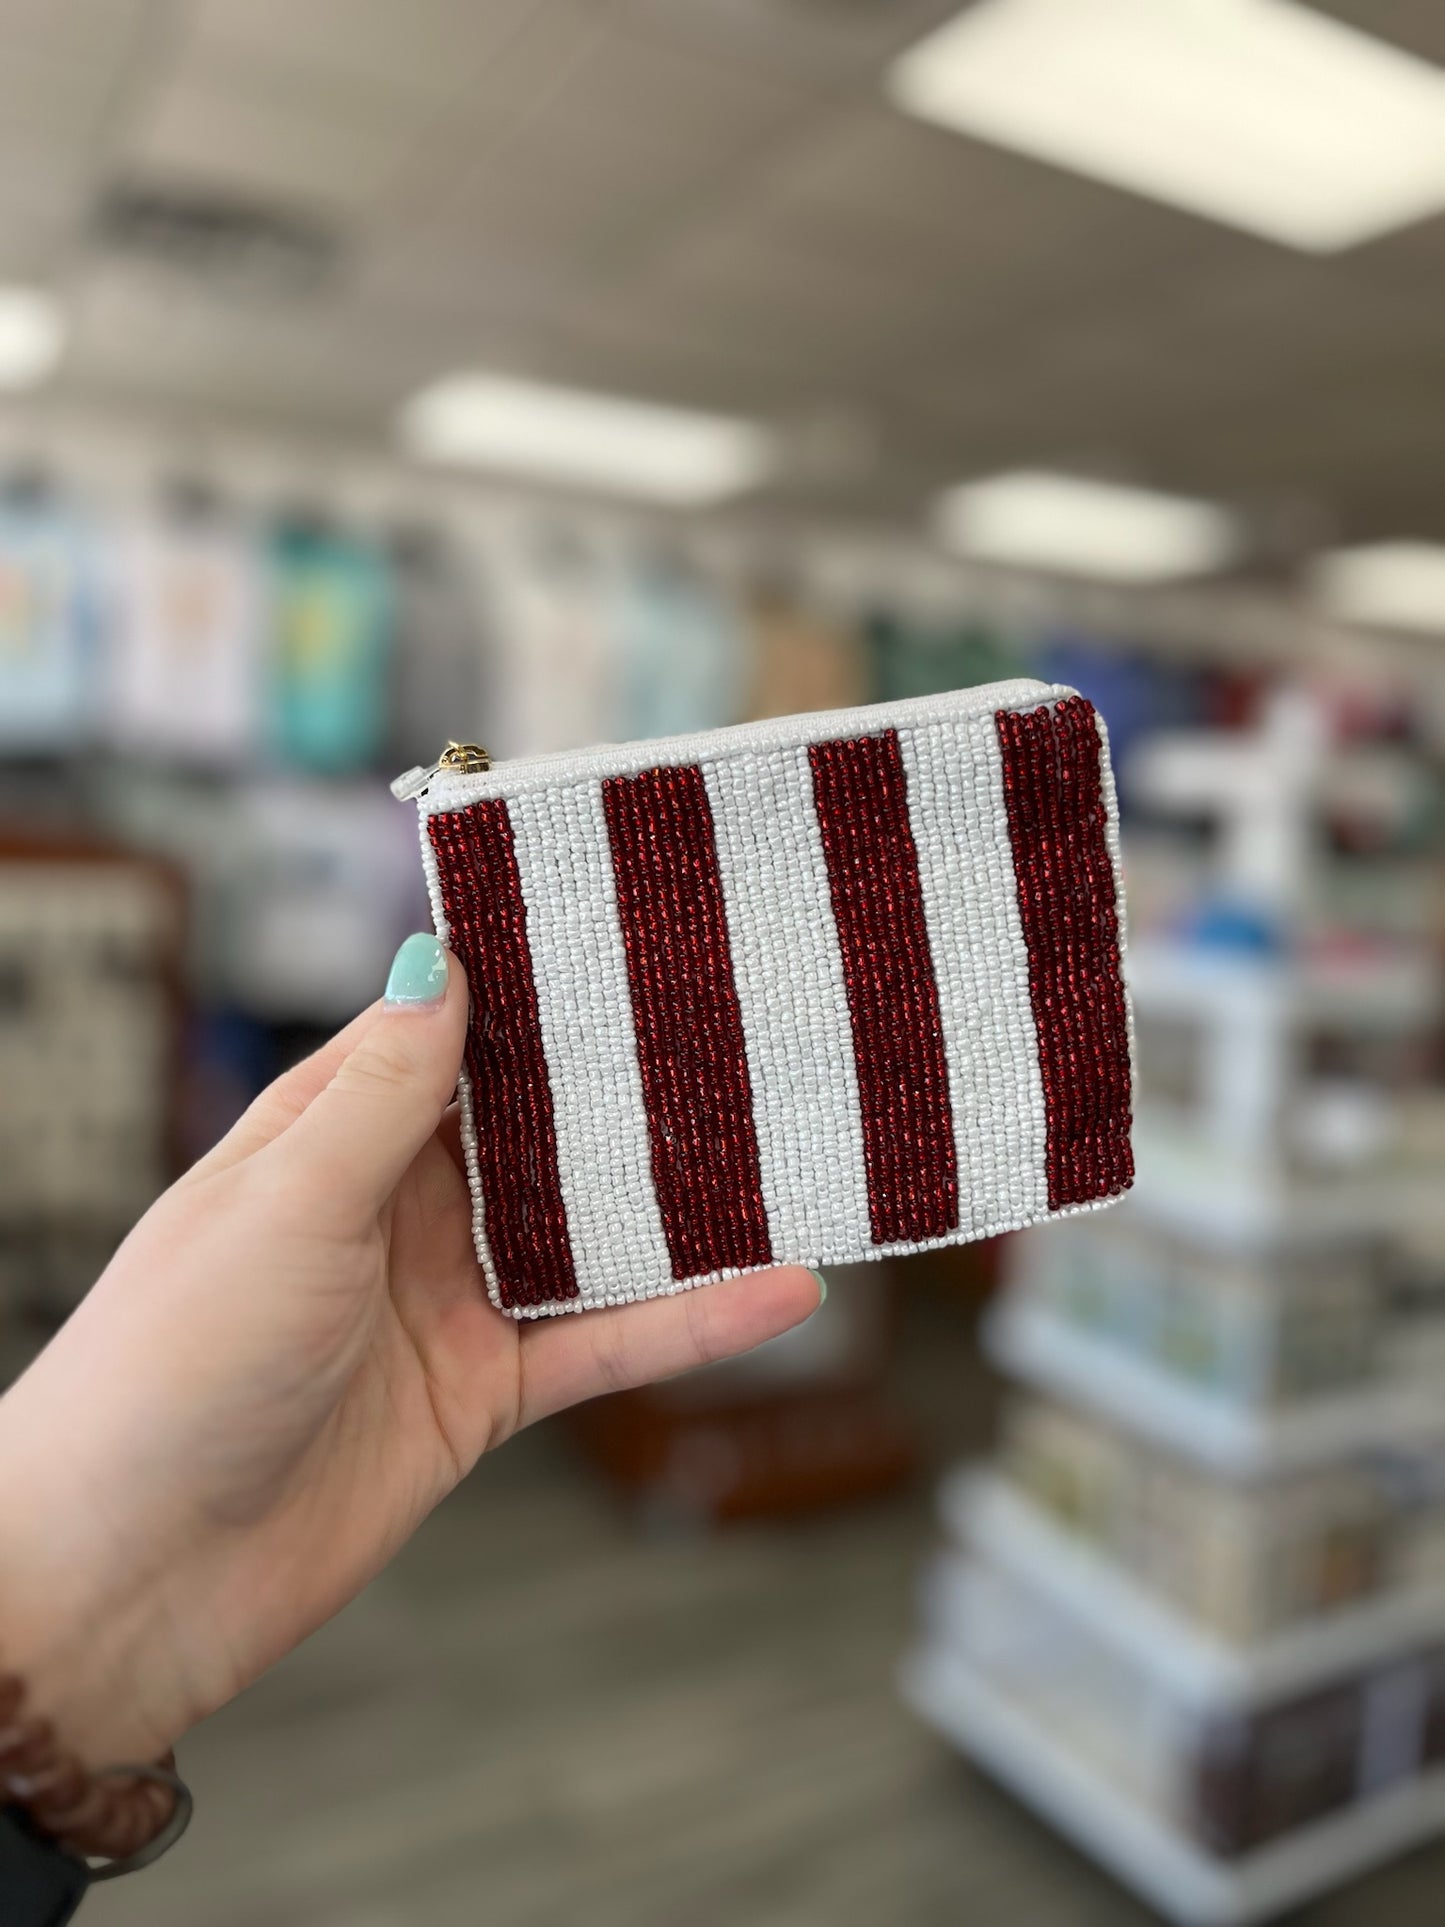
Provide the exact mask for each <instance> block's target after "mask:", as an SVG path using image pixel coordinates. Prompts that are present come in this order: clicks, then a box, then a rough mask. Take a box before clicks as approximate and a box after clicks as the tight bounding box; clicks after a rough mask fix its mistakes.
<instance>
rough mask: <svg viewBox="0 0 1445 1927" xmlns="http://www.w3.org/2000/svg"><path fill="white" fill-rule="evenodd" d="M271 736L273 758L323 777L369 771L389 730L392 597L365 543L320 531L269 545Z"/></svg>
mask: <svg viewBox="0 0 1445 1927" xmlns="http://www.w3.org/2000/svg"><path fill="white" fill-rule="evenodd" d="M270 559H271V576H272V589H271V595H272V612H271V613H272V647H271V652H270V653H271V665H270V667H271V673H270V688H269V691H268V701H267V705H266V708H267V722H268V730H267V734H268V738H269V745H270V748H271V751H272V753H273V754H274V755H275V756H276V757H277V758H278V760H280V761H282V762H285V763H289V764H292V765H293V766H295V767H296V768H299V769H306V770H313V771H316V772H317V773H319V774H324V775H337V774H341V773H344V772H347V771H353V770H359V769H365V768H367V767H368V766H369V765H371V764H372V763H374V762H375V761H376V760H377V759H378V756H379V753H380V751H381V748H382V744H383V742H384V739H385V733H386V720H387V718H386V710H387V671H388V666H389V663H390V658H391V646H392V626H393V625H392V601H393V598H392V594H391V581H390V574H389V571H388V567H387V563H386V560H385V558H384V556H383V555H382V553H381V552H380V551H379V550H378V549H376V548H373V547H372V546H371V545H370V544H369V543H366V542H361V541H356V540H354V539H352V538H349V537H346V536H340V535H335V534H332V533H330V532H329V531H323V530H311V529H306V528H301V527H296V528H284V529H280V530H278V531H277V532H276V533H275V534H274V535H273V536H272V537H271V542H270Z"/></svg>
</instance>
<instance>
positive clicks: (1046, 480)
mask: <svg viewBox="0 0 1445 1927" xmlns="http://www.w3.org/2000/svg"><path fill="white" fill-rule="evenodd" d="M937 526H938V534H939V539H940V540H941V541H942V542H943V544H944V545H945V547H947V548H949V549H952V550H954V551H955V552H956V553H957V554H959V555H963V556H967V557H969V558H971V559H972V560H974V561H979V562H998V563H1003V564H1006V565H1009V566H1012V567H1016V568H1026V569H1048V570H1053V571H1056V572H1057V573H1059V574H1063V575H1081V576H1093V577H1098V578H1101V579H1103V580H1107V581H1113V582H1168V581H1172V580H1174V579H1176V578H1178V577H1182V576H1191V575H1204V574H1207V573H1209V572H1211V571H1213V570H1216V569H1222V568H1226V567H1228V565H1229V564H1230V562H1232V561H1233V560H1234V558H1235V556H1236V555H1237V553H1238V551H1239V534H1238V530H1237V527H1236V525H1235V522H1234V519H1233V518H1232V517H1231V516H1230V515H1228V514H1227V513H1226V512H1225V511H1224V510H1223V509H1221V508H1216V507H1215V506H1214V505H1213V504H1212V503H1210V502H1194V501H1189V500H1187V499H1186V498H1184V497H1182V496H1178V495H1161V494H1158V493H1156V492H1155V491H1154V490H1152V489H1139V488H1122V487H1120V486H1118V485H1117V484H1116V483H1113V482H1091V481H1084V480H1081V479H1080V478H1078V477H1076V476H1072V475H1053V474H1050V473H1048V472H1047V471H1044V470H1035V469H1019V470H1016V471H1014V472H1013V473H1011V474H1008V475H996V476H993V477H992V478H990V479H989V480H987V481H981V482H966V483H964V484H962V485H961V486H960V487H958V488H953V489H950V490H949V491H948V492H947V494H945V495H943V496H942V497H940V499H939V502H938V504H937Z"/></svg>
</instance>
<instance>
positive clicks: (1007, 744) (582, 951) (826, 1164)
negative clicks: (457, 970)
mask: <svg viewBox="0 0 1445 1927" xmlns="http://www.w3.org/2000/svg"><path fill="white" fill-rule="evenodd" d="M394 788H395V790H396V793H397V795H398V796H401V797H414V798H415V799H416V802H417V805H418V808H419V811H420V815H421V832H422V835H421V843H422V857H423V861H424V863H425V866H426V873H427V879H428V883H429V886H430V892H431V899H432V907H433V912H434V915H435V918H436V927H437V931H438V933H439V934H440V935H441V936H442V937H443V938H444V939H445V940H447V941H448V942H450V944H451V945H452V947H453V949H454V950H455V951H456V953H457V955H458V956H459V957H460V959H461V961H462V963H463V965H464V966H465V968H466V973H467V978H468V982H469V984H470V986H471V998H472V1014H471V1025H470V1030H469V1033H468V1038H467V1047H466V1059H465V1066H464V1070H463V1075H462V1081H461V1090H460V1100H461V1107H462V1134H463V1142H464V1145H465V1150H466V1161H467V1169H468V1173H469V1175H470V1180H471V1193H472V1202H473V1211H474V1226H475V1233H476V1245H477V1253H478V1256H479V1258H480V1260H481V1265H482V1269H483V1271H484V1273H485V1274H486V1280H487V1289H488V1291H489V1293H490V1295H491V1298H492V1301H493V1303H494V1304H496V1305H497V1306H498V1307H499V1308H500V1309H501V1310H503V1311H506V1312H509V1313H511V1314H512V1315H513V1316H514V1317H518V1318H535V1317H541V1316H545V1315H548V1314H551V1313H556V1312H566V1311H583V1310H587V1309H588V1308H590V1307H592V1306H600V1305H619V1304H624V1303H628V1302H630V1301H632V1300H634V1299H641V1298H651V1297H655V1296H657V1295H659V1294H661V1293H669V1292H678V1291H686V1290H688V1289H690V1288H691V1287H692V1286H694V1285H701V1284H706V1283H709V1282H710V1281H712V1280H715V1279H719V1278H726V1277H731V1276H733V1275H734V1274H736V1273H739V1272H745V1271H752V1270H755V1269H757V1268H758V1267H760V1266H764V1265H774V1264H804V1265H808V1266H818V1265H827V1264H848V1263H851V1262H853V1261H855V1260H857V1259H860V1258H878V1257H886V1256H890V1255H892V1254H895V1253H900V1252H911V1251H921V1250H927V1249H930V1248H931V1247H933V1246H936V1245H949V1244H958V1243H961V1242H963V1241H965V1240H967V1239H970V1238H987V1237H992V1236H993V1235H994V1234H995V1233H997V1232H1002V1231H1011V1230H1014V1229H1016V1228H1017V1227H1018V1226H1020V1225H1026V1224H1032V1223H1034V1222H1036V1221H1037V1220H1039V1219H1043V1218H1049V1217H1053V1216H1057V1215H1059V1214H1061V1213H1064V1212H1069V1211H1076V1210H1082V1209H1088V1208H1090V1207H1093V1206H1097V1205H1101V1204H1105V1203H1107V1202H1108V1201H1109V1200H1110V1199H1112V1198H1115V1197H1117V1196H1118V1195H1119V1194H1120V1193H1121V1192H1123V1191H1125V1190H1127V1189H1128V1187H1129V1184H1130V1182H1131V1181H1132V1177H1133V1161H1132V1155H1131V1151H1130V1144H1129V1125H1130V1050H1131V1037H1130V1021H1129V1011H1128V1004H1127V1000H1126V997H1125V992H1124V985H1123V981H1122V977H1121V974H1120V943H1121V907H1122V906H1121V898H1120V883H1119V860H1118V840H1117V816H1116V808H1115V802H1114V788H1113V780H1112V776H1111V773H1110V769H1109V762H1108V752H1107V747H1106V743H1105V738H1104V732H1103V729H1102V726H1101V725H1100V723H1099V721H1098V718H1097V717H1096V715H1095V713H1094V710H1093V708H1092V706H1091V705H1090V704H1089V703H1087V702H1086V701H1085V700H1084V699H1083V698H1082V697H1080V696H1078V695H1076V694H1074V693H1073V691H1071V690H1068V689H1063V688H1055V687H1050V686H1049V685H1048V684H1045V683H1038V682H1028V681H1015V682H1007V683H995V684H993V685H991V686H989V687H986V688H982V689H969V690H963V691H961V692H959V693H957V694H954V695H945V696H929V697H923V698H918V699H913V700H909V701H906V702H897V703H886V704H878V705H875V706H873V707H870V708H861V709H849V710H839V711H834V712H830V713H825V714H819V715H813V716H788V717H781V718H776V719H773V720H770V721H767V722H761V723H753V724H748V725H745V726H742V727H739V728H731V729H722V730H717V731H713V732H710V733H707V734H703V735H693V736H679V737H672V738H667V739H663V740H659V741H653V742H643V743H629V744H621V745H614V746H607V747H603V748H599V749H594V750H587V751H584V752H580V753H576V754H573V753H563V754H554V755H548V756H538V757H532V758H525V759H520V760H518V761H515V762H508V763H500V764H498V765H497V766H496V767H495V768H493V767H491V766H490V765H489V763H488V760H487V757H486V755H485V752H483V751H480V750H478V749H475V748H474V747H472V746H469V745H453V746H452V747H451V749H450V750H449V751H448V752H447V754H446V756H444V757H443V759H442V762H441V763H440V764H438V765H437V766H436V767H434V768H432V769H429V770H423V769H418V770H413V771H411V772H410V773H409V774H408V775H407V776H404V777H402V778H400V779H398V781H397V783H396V784H395V785H394Z"/></svg>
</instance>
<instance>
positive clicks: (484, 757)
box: [437, 743, 492, 776]
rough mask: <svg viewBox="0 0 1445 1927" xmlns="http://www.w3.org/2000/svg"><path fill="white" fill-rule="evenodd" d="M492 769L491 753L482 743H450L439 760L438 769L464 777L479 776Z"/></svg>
mask: <svg viewBox="0 0 1445 1927" xmlns="http://www.w3.org/2000/svg"><path fill="white" fill-rule="evenodd" d="M491 767H492V756H491V751H490V750H487V749H484V748H483V747H482V745H481V744H480V743H448V744H447V746H446V748H445V749H444V750H443V751H442V753H441V755H440V756H438V758H437V768H438V769H448V770H452V771H454V772H455V773H457V774H459V775H462V776H479V775H480V774H481V773H482V771H483V770H489V769H490V768H491Z"/></svg>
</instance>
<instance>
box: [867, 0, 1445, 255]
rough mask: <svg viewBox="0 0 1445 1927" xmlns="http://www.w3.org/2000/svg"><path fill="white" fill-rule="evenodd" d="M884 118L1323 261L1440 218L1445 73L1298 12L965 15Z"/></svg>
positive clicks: (1050, 0)
mask: <svg viewBox="0 0 1445 1927" xmlns="http://www.w3.org/2000/svg"><path fill="white" fill-rule="evenodd" d="M887 85H888V88H889V92H890V93H891V95H892V98H893V100H894V101H895V102H896V104H897V105H898V106H900V107H902V108H903V109H904V111H905V112H907V113H910V114H916V115H918V116H919V117H920V118H922V119H924V120H930V121H937V122H939V123H941V124H942V125H943V126H945V127H948V128H951V129H953V130H954V131H956V132H958V133H963V134H973V135H976V136H978V137H979V138H980V139H982V140H987V141H994V142H996V143H997V144H998V145H999V146H1001V147H1011V148H1016V149H1018V150H1019V151H1020V152H1021V153H1025V154H1030V155H1033V156H1035V157H1036V158H1038V159H1041V160H1045V161H1051V162H1053V163H1054V164H1055V165H1056V166H1059V167H1066V168H1070V169H1072V170H1073V171H1074V172H1075V173H1079V174H1087V175H1091V176H1092V177H1094V178H1095V179H1097V180H1101V181H1108V182H1111V183H1112V184H1113V185H1114V186H1116V187H1123V188H1129V189H1131V190H1132V191H1133V192H1134V193H1136V194H1144V195H1148V196H1150V197H1151V198H1152V199H1154V200H1157V201H1165V202H1169V203H1171V204H1173V205H1174V206H1176V207H1183V208H1188V209H1190V210H1191V211H1192V212H1194V213H1196V214H1205V215H1208V216H1210V217H1211V218H1212V219H1214V220H1216V221H1223V222H1226V223H1228V224H1230V225H1232V226H1234V227H1241V228H1245V229H1248V230H1249V231H1250V232H1251V233H1255V234H1263V235H1266V236H1268V237H1269V238H1270V239H1271V240H1275V241H1283V242H1286V243H1287V244H1288V245H1290V246H1291V247H1296V248H1304V249H1307V250H1309V251H1311V252H1316V253H1321V254H1328V253H1332V252H1333V251H1335V250H1336V249H1339V248H1347V247H1352V246H1354V245H1355V244H1356V243H1357V242H1360V241H1365V240H1368V239H1369V238H1370V237H1371V236H1372V235H1376V234H1383V233H1385V232H1387V231H1388V230H1389V229H1390V228H1395V227H1400V226H1402V225H1403V224H1404V223H1405V222H1407V221H1417V220H1420V219H1421V218H1422V217H1424V216H1425V215H1427V214H1432V213H1434V212H1436V211H1437V210H1438V209H1439V208H1440V207H1442V206H1445V70H1442V69H1441V68H1439V67H1436V66H1434V65H1432V64H1431V63H1430V62H1428V61H1425V60H1421V59H1418V58H1417V57H1416V56H1415V55H1413V54H1408V53H1405V52H1404V51H1403V50H1402V49H1400V48H1397V47H1391V46H1388V45H1386V44H1385V43H1384V42H1383V41H1380V40H1375V39H1373V38H1372V37H1371V36H1369V35H1368V34H1365V33H1361V32H1360V31H1359V30H1358V29H1356V28H1354V27H1347V26H1345V25H1344V24H1343V23H1342V22H1340V21H1338V20H1331V19H1328V18H1326V16H1325V15H1323V14H1321V13H1317V12H1316V11H1315V10H1314V8H1313V7H1308V6H1301V5H1298V4H1296V3H1295V0H978V4H977V5H975V6H971V7H969V8H968V9H967V11H966V12H964V13H962V14H960V15H959V16H958V17H957V18H956V19H954V20H952V21H950V22H949V23H948V24H947V25H945V26H943V27H941V28H940V29H939V30H938V31H937V32H936V33H933V34H930V35H929V36H928V38H927V39H925V40H922V41H920V42H919V43H918V44H917V45H916V46H914V47H913V48H911V49H910V50H909V51H908V52H907V53H905V54H904V55H903V56H902V57H901V58H900V59H899V60H898V61H896V62H895V63H894V65H893V67H892V68H891V70H890V72H889V74H888V81H887Z"/></svg>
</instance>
